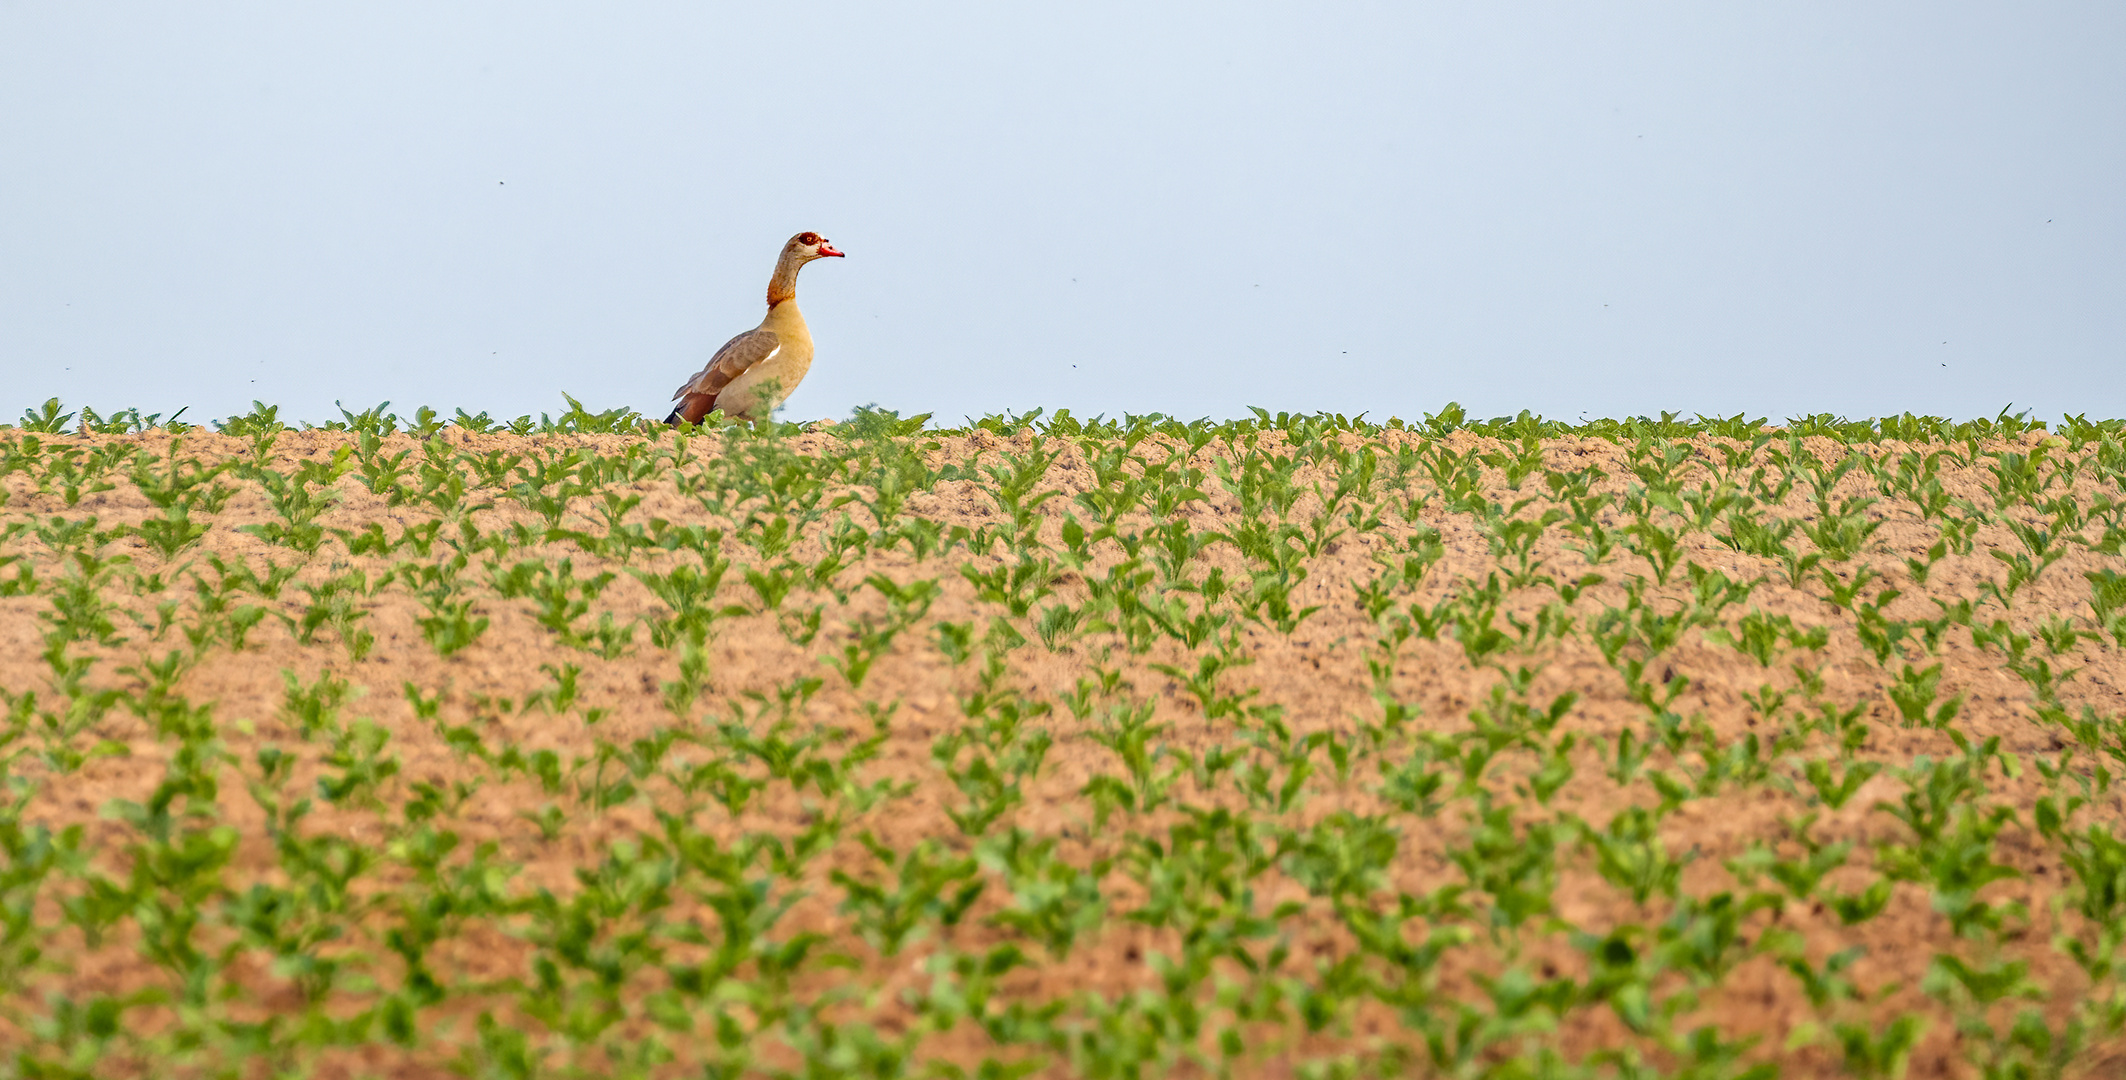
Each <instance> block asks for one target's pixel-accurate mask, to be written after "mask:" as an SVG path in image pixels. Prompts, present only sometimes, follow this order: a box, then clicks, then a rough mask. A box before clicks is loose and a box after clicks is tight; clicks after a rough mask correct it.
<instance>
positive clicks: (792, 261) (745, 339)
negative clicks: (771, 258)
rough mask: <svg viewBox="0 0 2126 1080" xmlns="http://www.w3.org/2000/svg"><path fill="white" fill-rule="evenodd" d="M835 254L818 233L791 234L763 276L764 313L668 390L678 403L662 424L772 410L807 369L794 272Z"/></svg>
mask: <svg viewBox="0 0 2126 1080" xmlns="http://www.w3.org/2000/svg"><path fill="white" fill-rule="evenodd" d="M840 256H841V252H839V251H836V250H834V247H833V245H831V244H829V243H828V242H827V239H826V237H823V236H821V235H819V234H818V233H815V232H802V233H798V234H797V235H796V236H793V237H791V238H790V242H789V243H787V244H784V245H783V249H782V255H781V256H780V257H778V258H777V259H776V260H775V274H774V276H773V277H770V278H769V279H768V314H767V317H766V318H764V319H762V320H760V325H759V326H757V327H755V328H753V329H751V330H748V331H746V332H745V333H743V334H740V335H738V336H737V337H734V338H732V339H731V340H729V341H727V342H725V343H724V346H723V348H721V349H718V350H716V355H715V356H712V357H710V358H709V363H708V366H706V367H704V368H702V369H701V371H700V372H698V373H697V374H695V376H694V377H693V378H691V379H688V380H687V381H686V384H685V385H684V386H681V387H680V388H679V391H678V392H677V393H675V394H673V395H672V400H674V401H677V402H679V405H678V406H677V407H676V408H674V409H673V410H672V415H670V416H668V417H665V423H668V424H677V423H679V422H681V421H685V422H686V423H689V424H698V423H700V422H701V418H702V417H704V416H707V415H709V413H710V412H712V411H714V410H717V409H721V410H723V413H724V415H726V416H731V417H738V418H741V419H749V420H751V419H761V418H764V417H767V416H769V415H772V414H773V413H774V412H775V409H776V407H777V406H779V405H781V404H782V403H783V399H785V398H787V397H789V396H790V392H791V391H793V390H795V389H797V384H798V383H799V382H800V381H801V380H803V379H804V377H805V372H807V371H810V370H811V369H812V332H811V331H810V330H808V329H807V328H806V327H805V317H804V315H803V313H801V312H799V311H798V310H797V272H798V271H799V270H802V269H804V266H805V264H806V263H809V262H811V261H812V260H814V259H827V258H838V257H840Z"/></svg>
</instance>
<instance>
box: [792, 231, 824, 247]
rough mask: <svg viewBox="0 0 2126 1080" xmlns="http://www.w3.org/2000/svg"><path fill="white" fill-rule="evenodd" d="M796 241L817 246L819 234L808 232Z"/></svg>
mask: <svg viewBox="0 0 2126 1080" xmlns="http://www.w3.org/2000/svg"><path fill="white" fill-rule="evenodd" d="M797 241H798V243H801V244H817V243H819V234H818V233H809V232H808V233H804V234H802V235H800V236H799V237H798V238H797Z"/></svg>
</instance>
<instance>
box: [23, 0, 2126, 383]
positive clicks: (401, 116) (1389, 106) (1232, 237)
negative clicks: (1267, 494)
mask: <svg viewBox="0 0 2126 1080" xmlns="http://www.w3.org/2000/svg"><path fill="white" fill-rule="evenodd" d="M804 229H814V230H818V231H819V232H822V233H824V234H825V235H826V236H828V237H829V238H831V239H832V240H833V241H834V243H835V245H836V246H837V247H839V248H841V249H842V250H844V251H846V252H847V253H848V255H849V257H848V258H847V259H846V260H832V261H828V262H824V263H819V264H815V265H813V266H812V267H811V268H809V269H808V270H806V271H805V273H804V276H803V279H802V282H801V285H800V301H801V303H802V304H803V307H804V311H805V314H806V317H807V319H808V320H809V321H810V323H811V326H812V331H813V336H814V338H815V339H816V341H817V342H818V358H817V360H816V362H815V364H814V366H813V368H812V374H811V376H810V377H809V378H808V379H807V381H806V382H805V383H804V385H803V386H802V387H801V388H800V389H799V391H798V393H797V395H796V396H795V397H793V398H792V399H791V402H790V404H789V407H788V409H787V411H786V413H785V415H786V416H788V417H789V418H792V419H808V418H812V417H819V416H838V415H845V414H847V412H848V411H849V410H850V409H851V408H852V407H853V406H855V405H859V404H863V403H867V402H876V403H879V404H881V405H885V406H889V407H893V408H897V409H900V410H901V411H903V412H904V413H913V412H936V413H937V414H938V415H939V418H940V419H941V420H957V419H958V418H960V417H962V416H966V415H970V414H972V415H980V414H983V413H986V412H993V411H1000V410H1004V409H1014V410H1025V409H1029V408H1032V407H1035V406H1046V407H1048V408H1051V409H1053V408H1055V407H1058V406H1068V407H1070V408H1071V409H1072V410H1073V411H1075V412H1077V413H1079V414H1080V415H1089V414H1093V413H1102V412H1104V413H1107V414H1109V415H1115V414H1119V413H1121V412H1124V411H1128V412H1138V413H1142V412H1151V411H1159V412H1166V413H1170V414H1175V415H1180V416H1183V417H1195V416H1204V415H1209V416H1229V415H1234V414H1237V413H1243V412H1244V411H1245V408H1246V407H1247V406H1249V405H1261V406H1264V407H1267V408H1270V409H1272V410H1273V411H1274V410H1286V409H1289V410H1316V409H1328V410H1334V411H1339V412H1344V413H1357V412H1361V411H1363V412H1366V413H1368V414H1370V415H1371V416H1372V417H1374V418H1375V419H1382V418H1385V417H1387V416H1389V415H1402V416H1415V415H1417V414H1418V413H1420V412H1427V411H1437V410H1438V409H1439V408H1440V407H1441V406H1442V405H1443V404H1445V403H1446V402H1447V401H1449V400H1458V401H1460V402H1462V403H1463V404H1464V405H1465V406H1466V407H1467V408H1468V409H1469V410H1470V411H1471V412H1472V413H1475V414H1478V415H1485V416H1488V415H1496V414H1501V413H1511V412H1514V411H1516V410H1519V409H1523V408H1527V409H1533V410H1535V411H1537V412H1541V413H1544V414H1546V415H1550V416H1554V417H1559V418H1568V419H1569V418H1574V417H1577V416H1579V415H1581V414H1583V413H1584V414H1585V415H1588V416H1590V417H1592V416H1603V415H1627V414H1637V413H1650V412H1654V411H1657V410H1662V409H1668V410H1678V411H1682V412H1684V413H1685V414H1690V413H1697V412H1704V413H1708V414H1722V415H1731V414H1733V413H1736V412H1746V413H1749V414H1751V415H1753V416H1754V415H1766V416H1770V417H1772V418H1774V419H1777V418H1780V417H1784V416H1789V415H1796V414H1801V413H1809V412H1824V411H1828V412H1838V413H1845V414H1849V415H1854V416H1860V415H1875V414H1881V413H1885V412H1900V411H1904V410H1908V409H1909V410H1912V411H1915V412H1921V413H1938V414H1947V415H1952V416H1959V417H1968V416H1973V415H1980V414H1983V415H1989V416H1990V415H1992V414H1993V413H1995V412H1997V411H1999V410H2000V409H2001V408H2002V407H2003V406H2004V405H2007V404H2008V403H2010V402H2013V403H2015V405H2016V407H2017V408H2019V409H2020V408H2023V407H2030V408H2033V409H2035V410H2036V411H2037V412H2038V414H2039V415H2041V416H2047V417H2052V416H2057V415H2059V414H2061V413H2063V412H2086V413H2088V414H2089V415H2091V416H2092V417H2096V416H2121V415H2126V4H2120V3H2118V2H2117V0H2101V2H2091V3H2032V4H2014V5H2009V4H2002V3H1997V2H1941V0H1936V2H1928V3H1860V4H1856V3H1853V2H1851V0H1836V2H1830V3H1808V2H1798V0H1784V2H1781V3H1777V4H1706V3H1695V2H1694V3H1666V4H1600V5H1594V4H1578V3H1572V4H1567V3H1553V4H1518V3H1501V2H1495V0H1484V2H1471V3H1464V4H1452V5H1442V4H1423V3H1409V2H1392V3H1380V4H1325V3H1307V4H1263V3H1245V2H1226V3H1215V4H1212V3H1203V4H1144V3H1092V2H1082V0H1081V2H1075V3H1069V4H1055V5H1047V6H1046V7H1045V8H1044V9H1042V10H1038V11H1036V10H1032V9H1030V7H1029V6H1028V5H1016V4H993V3H983V4H974V3H969V4H937V3H920V2H917V3H896V4H878V3H863V4H859V3H848V4H834V3H809V4H801V5H786V4H747V5H736V4H709V3H701V2H698V0H695V2H684V3H682V2H655V3H653V2H639V3H606V4H580V3H571V4H536V3H526V2H522V0H513V2H509V3H477V2H454V3H450V4H436V3H432V2H425V0H424V2H418V3H409V2H385V0H365V2H363V3H359V4H355V3H332V4H287V3H255V4H234V3H211V2H202V3H186V4H152V5H151V4H139V3H100V2H90V0H80V2H76V0H47V2H38V3H26V2H20V0H0V376H4V378H0V385H4V387H5V388H6V393H5V394H4V395H0V410H5V412H6V414H7V415H9V416H13V415H15V414H16V413H17V412H18V411H19V409H20V408H21V407H23V406H25V405H28V404H31V403H33V402H41V401H42V400H44V399H45V398H47V397H50V396H52V395H59V396H60V397H62V398H64V399H65V400H66V401H67V402H68V403H69V404H74V405H78V404H83V403H86V404H90V405H93V406H95V407H97V408H99V409H101V410H103V411H106V412H108V411H110V410H113V409H116V408H120V407H124V406H131V405H138V406H140V407H141V408H143V409H144V410H147V411H151V412H152V411H162V412H169V411H172V410H174V409H176V408H177V407H179V406H189V407H190V409H191V411H190V412H189V413H188V414H187V418H188V419H195V420H196V419H200V418H203V417H219V416H226V415H229V414H231V413H236V412H241V411H244V410H245V409H246V408H248V405H249V402H250V401H251V400H252V399H254V398H259V399H264V400H265V401H268V402H272V403H278V404H280V405H281V406H282V408H283V415H284V416H286V415H289V414H293V415H295V416H298V417H302V418H305V419H310V420H314V421H315V420H323V419H326V418H334V417H337V415H338V413H337V411H336V410H335V409H334V408H333V402H334V401H335V400H340V401H344V402H346V404H347V405H349V406H350V407H353V408H356V409H360V408H362V407H365V406H368V405H373V404H375V403H376V402H378V401H381V400H384V399H389V400H391V401H392V402H393V403H394V408H395V409H397V410H398V411H401V412H403V413H410V412H411V411H412V409H413V408H414V407H415V406H417V405H420V404H432V405H435V406H438V407H440V408H442V409H443V410H444V411H445V412H446V413H447V412H449V411H450V410H451V409H452V408H455V407H459V406H463V407H465V408H468V409H470V410H473V411H479V410H482V409H484V410H488V411H490V412H492V413H494V414H496V415H498V416H514V415H517V414H519V413H524V412H532V413H536V412H540V411H552V412H558V411H559V410H560V409H561V408H562V407H563V404H564V403H563V402H562V399H561V394H562V392H563V391H567V392H569V393H572V394H574V395H576V396H577V397H578V398H581V399H583V400H584V401H585V402H586V403H587V404H589V405H592V406H594V407H599V408H605V407H611V406H614V405H621V404H625V405H629V406H632V407H635V408H639V409H641V410H643V411H645V412H651V413H654V414H656V415H660V416H661V415H662V414H663V411H664V410H665V408H667V405H666V402H667V399H668V396H669V395H670V394H671V392H672V390H673V388H674V387H676V386H678V385H679V384H680V383H681V382H683V381H684V380H685V379H686V378H687V376H688V375H690V374H691V373H692V372H693V371H695V370H696V369H697V368H698V367H700V365H701V364H702V363H703V362H704V361H705V360H706V358H707V357H708V355H709V354H710V353H711V352H712V351H714V349H715V348H716V347H717V346H718V345H720V344H721V343H722V342H723V341H724V340H725V339H726V338H728V337H730V336H731V335H732V334H734V333H737V332H739V331H741V330H744V329H748V328H750V327H751V326H753V325H754V324H755V323H756V322H757V321H758V319H759V317H760V313H761V308H762V299H761V294H762V291H763V289H764V287H765V284H766V279H767V275H768V271H769V269H770V267H771V265H772V262H773V260H774V256H775V253H776V251H777V250H778V249H779V246H780V245H781V243H782V242H783V241H784V240H785V239H787V238H788V237H789V236H790V235H791V234H792V233H795V232H797V231H800V230H804Z"/></svg>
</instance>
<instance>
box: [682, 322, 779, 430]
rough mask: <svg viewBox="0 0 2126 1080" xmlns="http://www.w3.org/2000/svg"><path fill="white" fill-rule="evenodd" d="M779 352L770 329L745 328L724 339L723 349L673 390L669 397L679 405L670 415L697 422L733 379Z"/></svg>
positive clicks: (777, 342)
mask: <svg viewBox="0 0 2126 1080" xmlns="http://www.w3.org/2000/svg"><path fill="white" fill-rule="evenodd" d="M780 351H782V340H781V339H780V338H777V337H776V336H775V332H774V331H773V330H748V331H746V332H745V333H743V334H740V335H738V336H737V337H734V338H732V339H731V340H729V341H726V342H724V345H723V348H721V349H718V350H716V355H715V356H712V357H710V358H709V364H708V366H707V367H704V368H702V369H701V371H700V372H698V373H697V374H696V375H695V376H694V377H693V378H691V379H688V380H687V382H686V385H684V386H681V387H680V388H679V389H678V390H677V391H675V392H673V394H672V400H674V401H677V402H679V407H678V408H676V409H673V410H672V418H674V419H680V420H685V421H686V422H687V423H690V424H698V423H700V422H701V418H702V417H704V416H707V415H709V412H710V410H713V409H714V408H716V395H717V394H720V393H722V392H723V388H724V387H726V386H729V385H731V380H732V379H735V378H737V377H739V376H740V375H743V374H745V373H746V370H747V369H748V368H751V367H752V366H753V365H755V364H758V363H760V362H762V361H764V360H766V359H768V358H769V357H771V356H774V355H775V354H776V353H778V352H780Z"/></svg>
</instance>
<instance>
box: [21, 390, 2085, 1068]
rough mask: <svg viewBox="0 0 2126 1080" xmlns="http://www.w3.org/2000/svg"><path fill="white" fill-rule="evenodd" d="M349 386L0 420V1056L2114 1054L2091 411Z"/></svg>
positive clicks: (1887, 1062)
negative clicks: (500, 395) (655, 404)
mask: <svg viewBox="0 0 2126 1080" xmlns="http://www.w3.org/2000/svg"><path fill="white" fill-rule="evenodd" d="M578 412H579V413H580V410H578ZM32 419H34V418H32ZM350 421H352V423H351V429H349V428H350V425H334V428H335V429H334V430H323V429H312V430H282V429H281V428H280V425H279V424H278V423H275V422H273V421H272V419H271V417H270V415H267V416H264V417H260V416H254V417H251V418H238V419H236V420H232V421H229V422H227V423H225V424H223V425H220V427H221V428H222V430H221V431H220V432H215V431H210V430H205V429H192V430H189V431H182V432H173V431H172V430H170V429H168V428H149V429H147V430H145V431H136V432H133V433H128V434H94V433H89V434H68V433H58V432H52V431H42V432H40V431H29V430H24V429H19V428H18V429H0V485H4V492H0V493H4V495H5V501H4V503H0V694H4V696H0V706H4V707H5V714H4V720H0V781H4V792H0V794H4V802H0V920H4V922H0V1053H4V1055H5V1056H4V1057H0V1076H4V1075H22V1076H94V1077H122V1076H210V1075H212V1076H220V1075H228V1076H245V1077H254V1076H255V1077H264V1076H269V1075H270V1076H281V1075H288V1076H299V1075H315V1076H330V1077H343V1076H345V1077H354V1076H392V1077H402V1076H404V1077H413V1076H451V1075H471V1076H498V1077H500V1076H509V1077H523V1076H594V1077H623V1076H700V1075H708V1076H776V1075H789V1076H804V1077H830V1076H865V1077H893V1076H929V1075H943V1076H961V1075H966V1076H977V1075H979V1076H985V1077H1001V1076H1014V1075H1035V1076H1058V1077H1062V1076H1087V1077H1136V1076H1154V1075H1175V1076H1196V1075H1205V1076H1208V1075H1231V1076H1288V1075H1304V1076H1359V1075H1411V1076H1435V1075H1436V1076H1450V1077H1479V1076H1483V1077H1493V1076H1496V1077H1577V1076H1596V1077H1600V1076H1617V1077H1653V1076H1675V1077H1684V1076H1688V1077H1698V1078H1707V1080H1711V1078H1719V1077H1767V1076H1773V1075H1781V1076H1786V1077H1816V1076H1855V1077H1879V1076H1881V1077H1886V1076H1895V1075H1900V1074H1902V1073H1903V1072H1904V1071H1906V1070H1909V1071H1910V1073H1911V1074H1912V1075H1917V1076H1973V1077H1976V1076H1981V1075H1986V1076H2002V1077H2009V1076H2033V1077H2034V1076H2048V1075H2057V1074H2060V1073H2064V1074H2065V1075H2070V1076H2118V1075H2126V1048H2122V1044H2121V1041H2120V1039H2119V1029H2120V1022H2121V1020H2122V1018H2126V991H2122V988H2121V982H2120V979H2121V971H2120V970H2119V968H2118V966H2117V965H2119V964H2120V962H2121V961H2122V960H2126V957H2122V955H2121V942H2122V939H2126V938H2122V929H2121V927H2122V925H2126V816H2122V813H2121V809H2122V804H2121V797H2120V791H2119V790H2118V788H2117V784H2118V782H2119V780H2120V776H2119V773H2120V772H2121V771H2122V770H2126V694H2122V692H2121V682H2122V680H2126V659H2122V657H2126V653H2122V647H2126V557H2122V555H2121V547H2122V543H2126V490H2122V479H2121V477H2122V472H2126V445H2122V442H2121V438H2122V432H2121V427H2120V425H2118V424H2102V425H2100V424H2088V423H2085V422H2082V421H2080V420H2077V419H2070V420H2069V421H2068V422H2066V423H2064V424H2062V425H2058V426H2056V428H2055V429H2052V430H2047V429H2046V428H2044V427H2043V426H2041V425H2040V426H2032V425H2029V424H2027V423H2023V422H2019V421H2015V420H2012V419H2003V420H2001V421H1998V422H1984V421H1981V422H1977V423H1971V424H1962V425H1951V424H1947V423H1944V422H1928V421H1922V420H1914V419H1913V418H1909V417H1908V418H1904V419H1903V420H1901V421H1894V422H1893V421H1884V422H1881V423H1877V424H1868V423H1857V424H1848V423H1842V422H1835V421H1830V420H1829V419H1828V418H1819V419H1818V420H1815V421H1810V422H1794V423H1790V424H1789V425H1788V426H1786V427H1784V428H1768V427H1762V426H1760V425H1759V424H1757V423H1742V422H1740V421H1739V418H1738V420H1737V421H1725V422H1720V421H1710V422H1707V421H1701V422H1697V423H1684V422H1679V421H1675V420H1672V419H1664V420H1661V421H1652V420H1641V421H1630V422H1624V423H1616V422H1604V423H1601V424H1594V425H1585V426H1579V427H1568V426H1565V425H1560V424H1553V423H1545V422H1542V421H1539V420H1537V419H1535V418H1532V417H1527V416H1525V415H1524V416H1523V417H1521V418H1519V419H1518V420H1510V421H1509V420H1502V421H1494V422H1491V423H1488V424H1472V423H1468V422H1465V421H1463V420H1462V419H1461V418H1460V417H1459V415H1458V411H1456V412H1455V413H1452V414H1449V415H1446V416H1441V417H1428V418H1427V419H1426V420H1425V421H1424V422H1422V423H1411V424H1403V423H1401V422H1394V423H1391V424H1390V425H1388V426H1385V427H1383V426H1378V425H1370V424H1361V423H1354V422H1350V421H1345V420H1343V419H1342V418H1338V417H1287V416H1279V417H1264V418H1262V419H1260V420H1257V421H1248V422H1237V423H1228V424H1209V423H1202V422H1199V423H1196V424H1183V423H1177V422H1173V421H1169V420H1164V419H1162V418H1157V417H1154V418H1150V419H1132V420H1130V421H1127V422H1124V423H1101V422H1092V423H1085V422H1080V421H1077V420H1074V419H1072V418H1069V417H1068V416H1067V414H1066V415H1062V416H1059V417H1056V418H1051V419H1048V420H1042V419H1040V418H1038V417H1035V418H1031V419H1029V418H1011V417H1006V418H992V419H990V420H988V421H984V422H983V424H982V425H979V426H976V427H970V428H965V429H960V430H955V431H940V430H934V429H925V428H924V427H923V425H922V422H921V421H920V420H917V421H901V420H899V419H898V418H896V417H894V416H892V415H891V414H886V413H869V412H860V413H859V414H858V416H857V417H856V419H855V420H853V421H851V422H847V423H843V424H839V425H831V426H815V427H811V428H799V427H797V426H795V425H772V426H762V427H732V428H724V429H720V430H705V431H701V432H698V433H688V434H679V433H673V432H668V431H664V430H662V429H653V428H630V427H629V425H628V424H627V423H609V424H607V425H605V426H608V427H617V428H621V429H622V430H618V431H611V432H606V433H585V432H583V431H581V430H571V429H570V426H569V425H566V424H564V425H552V424H549V425H546V429H545V430H531V431H530V432H529V433H524V434H517V433H497V432H494V431H475V430H472V428H469V427H466V426H442V425H439V424H437V423H434V422H432V421H427V422H425V423H424V424H423V425H422V426H421V427H420V429H418V430H416V431H413V432H408V431H405V430H400V428H399V422H397V421H396V420H395V418H389V417H382V418H380V417H379V416H378V415H377V414H376V413H374V412H373V413H370V414H363V415H362V416H360V417H350ZM424 421H426V418H425V417H424ZM481 426H484V425H480V424H474V425H473V427H481ZM582 426H586V425H576V427H578V428H580V427H582ZM520 427H521V425H520ZM2018 1070H2020V1071H2018Z"/></svg>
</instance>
